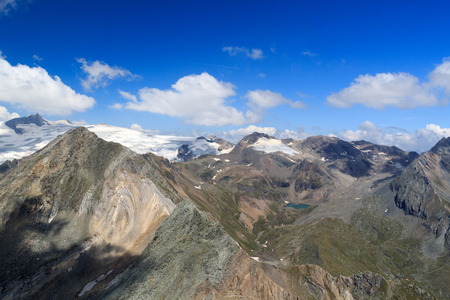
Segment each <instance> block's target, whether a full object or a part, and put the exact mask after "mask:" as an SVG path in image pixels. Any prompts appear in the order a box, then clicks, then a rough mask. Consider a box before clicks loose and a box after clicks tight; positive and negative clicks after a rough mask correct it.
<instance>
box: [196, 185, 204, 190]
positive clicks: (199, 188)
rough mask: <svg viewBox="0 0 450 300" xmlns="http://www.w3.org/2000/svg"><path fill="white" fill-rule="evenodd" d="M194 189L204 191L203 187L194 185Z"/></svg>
mask: <svg viewBox="0 0 450 300" xmlns="http://www.w3.org/2000/svg"><path fill="white" fill-rule="evenodd" d="M194 188H196V189H197V190H201V189H202V185H199V186H195V185H194Z"/></svg>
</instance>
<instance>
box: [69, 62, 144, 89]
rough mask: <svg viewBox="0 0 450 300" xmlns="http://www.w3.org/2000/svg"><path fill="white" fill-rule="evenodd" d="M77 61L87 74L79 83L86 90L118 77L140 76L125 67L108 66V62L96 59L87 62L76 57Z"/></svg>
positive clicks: (105, 84)
mask: <svg viewBox="0 0 450 300" xmlns="http://www.w3.org/2000/svg"><path fill="white" fill-rule="evenodd" d="M77 62H79V63H80V64H82V66H81V69H82V70H83V71H84V72H85V73H86V74H87V78H86V79H82V80H81V84H82V85H83V88H84V89H85V90H86V91H91V90H92V88H98V87H100V86H102V87H105V86H107V85H108V84H109V83H110V81H111V80H113V79H117V78H120V77H125V78H128V79H130V80H131V79H136V78H140V77H139V76H138V75H134V74H132V73H131V72H130V71H128V70H126V69H123V68H120V67H117V66H114V67H110V66H109V65H108V64H106V63H104V62H100V61H98V60H96V61H94V62H87V61H86V60H85V59H84V58H77Z"/></svg>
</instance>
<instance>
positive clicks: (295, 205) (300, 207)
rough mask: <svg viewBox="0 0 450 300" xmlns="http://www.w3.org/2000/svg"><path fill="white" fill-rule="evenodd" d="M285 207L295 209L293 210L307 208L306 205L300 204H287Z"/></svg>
mask: <svg viewBox="0 0 450 300" xmlns="http://www.w3.org/2000/svg"><path fill="white" fill-rule="evenodd" d="M286 206H287V207H292V208H295V209H303V208H307V207H309V205H308V204H302V203H300V204H294V203H288V205H286Z"/></svg>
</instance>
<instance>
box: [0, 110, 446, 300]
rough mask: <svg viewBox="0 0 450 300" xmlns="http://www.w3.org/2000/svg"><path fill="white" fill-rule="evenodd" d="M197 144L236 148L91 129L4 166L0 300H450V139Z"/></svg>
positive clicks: (0, 177)
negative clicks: (422, 146) (406, 146)
mask: <svg viewBox="0 0 450 300" xmlns="http://www.w3.org/2000/svg"><path fill="white" fill-rule="evenodd" d="M39 120H40V119H39V117H38V116H35V117H34V118H33V119H32V120H31V119H30V120H28V121H29V122H28V121H27V122H28V123H27V122H25V121H24V122H25V123H24V122H22V121H23V120H22V121H21V122H22V123H20V122H19V123H17V122H16V123H11V124H9V125H8V126H11V128H13V127H14V126H15V127H14V128H16V129H21V128H28V127H26V126H25V127H24V125H27V126H28V125H30V124H31V123H33V124H34V125H33V124H32V125H31V126H41V125H42V126H45V124H41V125H39V124H38V123H39ZM44 121H45V120H44ZM14 128H13V129H14ZM14 130H15V129H14ZM199 139H200V142H205V143H216V144H218V145H219V144H220V145H222V146H223V147H224V149H225V148H226V149H227V151H222V153H221V154H220V155H217V154H218V153H217V152H214V153H212V154H207V155H202V156H200V157H197V156H196V155H194V154H193V153H192V152H191V148H189V147H187V146H185V147H181V148H179V150H178V153H177V155H178V158H179V159H178V162H174V161H169V160H167V159H166V158H163V157H159V156H156V155H154V154H151V153H146V154H138V153H136V152H134V151H132V150H130V149H128V148H126V147H125V146H123V145H121V144H118V143H114V142H106V141H104V140H102V139H101V138H99V137H97V136H96V135H95V134H94V133H93V132H91V131H89V130H87V129H85V128H83V127H79V128H74V129H72V130H70V131H68V132H66V133H64V134H63V135H61V136H59V137H57V138H56V139H54V140H53V141H51V142H50V143H49V144H48V145H47V146H46V147H44V148H43V149H41V150H39V151H37V152H35V153H34V154H32V155H30V156H27V157H24V158H22V159H20V160H11V161H6V162H5V163H3V164H2V165H0V239H1V241H2V243H0V298H1V299H77V298H80V299H448V298H450V288H449V285H448V282H449V278H450V261H449V257H450V256H449V254H450V246H449V245H450V233H449V232H450V231H449V228H450V227H449V224H450V210H449V207H450V203H449V202H450V198H449V195H450V167H449V166H450V159H449V158H450V155H449V153H450V138H444V139H442V140H441V141H439V143H437V144H436V146H435V147H433V148H432V149H430V151H428V152H425V153H423V154H421V155H419V154H417V153H415V152H406V151H403V150H401V149H398V148H396V147H390V146H383V145H376V144H372V143H369V142H366V141H355V142H345V141H342V140H339V139H337V138H330V137H322V136H316V137H310V138H307V139H305V140H301V141H298V140H293V139H285V140H280V139H276V138H274V137H271V136H268V135H265V134H259V133H254V134H251V135H249V136H246V137H244V138H243V139H242V140H241V141H240V142H239V143H238V144H236V145H234V146H232V145H230V144H229V143H227V142H225V141H224V140H221V139H219V138H217V137H207V138H203V137H202V138H199ZM215 154H216V155H215Z"/></svg>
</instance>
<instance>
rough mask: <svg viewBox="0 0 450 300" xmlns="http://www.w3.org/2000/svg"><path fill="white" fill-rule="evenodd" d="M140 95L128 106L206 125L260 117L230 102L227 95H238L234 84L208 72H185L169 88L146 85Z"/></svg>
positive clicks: (239, 122)
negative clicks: (147, 86)
mask: <svg viewBox="0 0 450 300" xmlns="http://www.w3.org/2000/svg"><path fill="white" fill-rule="evenodd" d="M138 95H139V100H138V101H137V102H136V101H134V100H132V101H129V102H127V103H126V105H125V108H127V109H132V110H137V111H147V112H151V113H157V114H163V115H168V116H171V117H180V118H182V119H184V120H185V121H186V122H189V123H193V124H197V125H206V126H222V125H227V124H233V125H242V124H245V123H251V122H257V121H259V119H260V117H259V116H258V115H257V114H255V113H253V112H251V111H248V112H247V113H245V114H244V113H243V112H241V111H238V110H237V109H236V108H234V107H232V106H228V105H227V104H226V99H228V98H229V97H231V96H234V95H236V93H235V91H234V86H233V85H232V84H230V83H227V82H222V81H218V80H217V79H215V78H214V77H213V76H211V75H209V74H208V73H202V74H200V75H189V76H185V77H183V78H181V79H179V80H178V81H177V82H176V83H175V84H173V85H172V87H171V89H168V90H159V89H156V88H143V89H141V90H139V93H138Z"/></svg>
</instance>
